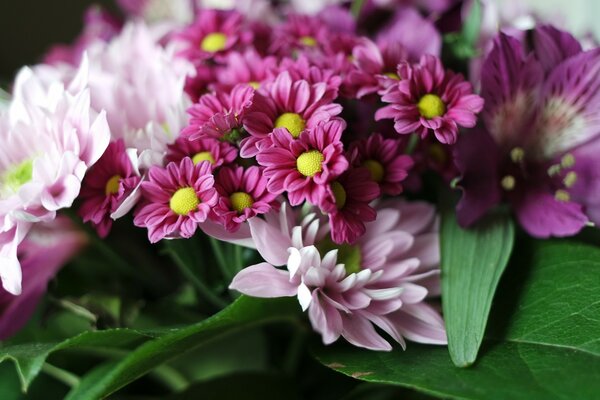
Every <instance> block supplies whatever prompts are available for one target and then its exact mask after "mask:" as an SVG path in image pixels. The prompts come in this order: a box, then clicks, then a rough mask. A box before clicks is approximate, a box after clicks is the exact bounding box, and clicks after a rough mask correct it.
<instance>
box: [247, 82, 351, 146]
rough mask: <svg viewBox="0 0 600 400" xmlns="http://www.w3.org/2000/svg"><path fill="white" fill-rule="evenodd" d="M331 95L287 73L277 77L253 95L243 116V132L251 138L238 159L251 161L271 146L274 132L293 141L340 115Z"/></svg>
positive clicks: (338, 107)
mask: <svg viewBox="0 0 600 400" xmlns="http://www.w3.org/2000/svg"><path fill="white" fill-rule="evenodd" d="M331 95H332V91H331V90H328V87H327V84H325V83H316V84H314V85H311V84H310V83H308V82H307V81H305V80H297V81H294V80H293V79H292V77H291V76H290V74H289V73H288V72H282V73H281V74H279V76H278V77H277V79H276V80H275V81H274V82H272V83H270V84H267V85H265V89H264V90H262V88H261V90H259V91H257V92H256V93H255V94H254V98H253V100H252V105H251V106H250V107H248V110H247V112H246V115H245V116H244V121H243V122H244V128H245V129H246V131H248V133H249V134H250V136H249V137H246V138H244V139H243V140H242V142H241V150H240V154H241V156H242V157H245V158H248V157H254V156H255V155H256V154H257V153H258V152H259V150H261V149H263V148H266V147H269V146H271V144H272V138H271V134H272V133H273V131H274V130H275V129H277V128H282V129H284V130H286V131H287V132H288V136H289V135H291V137H292V139H296V138H298V137H300V135H301V134H302V133H303V132H306V131H310V130H312V129H314V128H315V127H316V126H317V124H319V123H322V122H327V121H329V120H330V119H331V118H332V117H335V116H336V115H338V114H339V113H341V112H342V106H340V105H339V104H335V103H333V102H332V100H333V98H331V97H330V96H331Z"/></svg>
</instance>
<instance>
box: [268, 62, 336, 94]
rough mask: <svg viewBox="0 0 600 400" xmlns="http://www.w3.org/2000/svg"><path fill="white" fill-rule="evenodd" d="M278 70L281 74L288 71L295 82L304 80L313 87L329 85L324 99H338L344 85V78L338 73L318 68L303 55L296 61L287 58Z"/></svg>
mask: <svg viewBox="0 0 600 400" xmlns="http://www.w3.org/2000/svg"><path fill="white" fill-rule="evenodd" d="M278 70H279V72H280V73H281V72H284V71H287V72H288V73H289V74H290V76H291V77H292V80H294V81H299V80H301V79H303V80H305V81H307V82H308V83H310V84H311V85H314V84H316V83H325V84H326V85H327V90H328V93H327V94H325V95H324V96H323V97H326V98H330V99H335V98H337V96H338V90H339V88H340V86H341V84H342V78H341V77H340V76H339V74H337V73H336V71H334V70H332V69H327V68H322V67H317V66H316V65H314V64H312V63H311V62H310V61H309V60H308V58H306V57H305V56H303V55H300V56H299V57H298V58H296V59H293V58H288V57H285V58H284V59H283V60H281V62H280V63H279V69H278Z"/></svg>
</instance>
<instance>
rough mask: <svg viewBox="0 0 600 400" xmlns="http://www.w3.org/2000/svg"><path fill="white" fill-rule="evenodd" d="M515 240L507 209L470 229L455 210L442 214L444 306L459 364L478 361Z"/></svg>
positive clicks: (450, 343)
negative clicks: (497, 288)
mask: <svg viewBox="0 0 600 400" xmlns="http://www.w3.org/2000/svg"><path fill="white" fill-rule="evenodd" d="M513 242H514V227H513V223H512V221H511V219H510V216H509V215H508V214H507V213H497V214H494V215H492V216H490V217H488V218H486V219H485V220H483V221H481V222H480V223H478V224H477V226H475V227H473V228H471V229H468V230H465V229H462V228H461V227H460V226H459V225H458V223H457V222H456V216H455V214H454V211H447V212H444V213H443V215H442V227H441V252H442V298H443V301H442V305H443V308H444V316H445V320H446V331H447V334H448V349H449V351H450V357H451V358H452V361H453V362H454V364H456V365H457V366H459V367H465V366H468V365H471V364H472V363H473V362H475V359H476V357H477V352H478V351H479V346H481V342H482V340H483V334H484V331H485V326H486V322H487V319H488V314H489V312H490V307H491V305H492V298H493V297H494V293H495V291H496V286H497V285H498V281H499V280H500V276H501V275H502V272H504V268H505V267H506V264H507V263H508V259H509V257H510V253H511V250H512V246H513Z"/></svg>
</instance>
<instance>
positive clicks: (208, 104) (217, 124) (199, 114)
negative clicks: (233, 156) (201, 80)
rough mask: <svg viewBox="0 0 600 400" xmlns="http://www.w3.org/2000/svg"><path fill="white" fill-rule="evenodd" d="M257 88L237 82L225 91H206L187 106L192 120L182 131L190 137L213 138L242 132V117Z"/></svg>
mask: <svg viewBox="0 0 600 400" xmlns="http://www.w3.org/2000/svg"><path fill="white" fill-rule="evenodd" d="M253 96H254V89H253V88H252V87H251V86H249V85H245V84H240V85H236V86H235V87H234V88H233V89H232V90H231V92H225V91H222V90H219V91H217V92H216V93H210V94H205V95H203V96H202V97H200V100H199V101H198V103H196V104H194V105H193V106H191V107H190V108H189V109H188V114H189V115H190V121H189V124H188V126H186V127H185V128H183V129H182V131H181V134H182V135H183V136H187V137H189V139H190V140H196V139H200V138H207V137H212V138H215V139H230V137H229V136H231V135H234V136H238V135H239V130H240V128H241V127H242V122H241V121H242V118H243V116H244V114H245V113H246V112H247V109H248V107H249V106H250V104H251V103H252V98H253Z"/></svg>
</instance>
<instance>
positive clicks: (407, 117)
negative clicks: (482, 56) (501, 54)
mask: <svg viewBox="0 0 600 400" xmlns="http://www.w3.org/2000/svg"><path fill="white" fill-rule="evenodd" d="M397 75H398V76H399V77H400V80H399V81H398V82H397V84H395V85H393V86H390V87H389V88H388V89H387V91H386V92H385V93H384V94H383V96H382V97H381V99H382V100H383V101H384V102H385V103H391V104H390V105H388V106H385V107H383V108H381V109H380V110H378V111H377V113H376V114H375V119H376V120H381V119H393V120H394V128H395V129H396V132H398V133H401V134H409V133H413V132H415V133H417V134H419V135H420V136H421V137H422V138H424V137H426V136H427V135H428V134H429V133H430V132H433V133H434V135H435V137H436V138H437V140H439V141H440V142H441V143H444V144H454V143H455V142H456V140H457V137H458V126H463V127H466V128H472V127H474V126H475V123H476V122H477V118H476V114H477V113H478V112H479V111H481V109H482V108H483V99H482V98H481V97H479V96H477V95H476V94H473V88H472V87H471V84H470V83H469V82H467V81H465V80H464V78H463V77H462V75H460V74H454V73H453V72H452V71H444V67H443V65H442V63H441V61H440V60H439V59H438V58H437V57H434V56H432V55H427V54H426V55H424V56H423V57H421V61H420V62H419V64H416V65H410V64H408V63H401V64H400V65H399V66H398V72H397Z"/></svg>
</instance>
